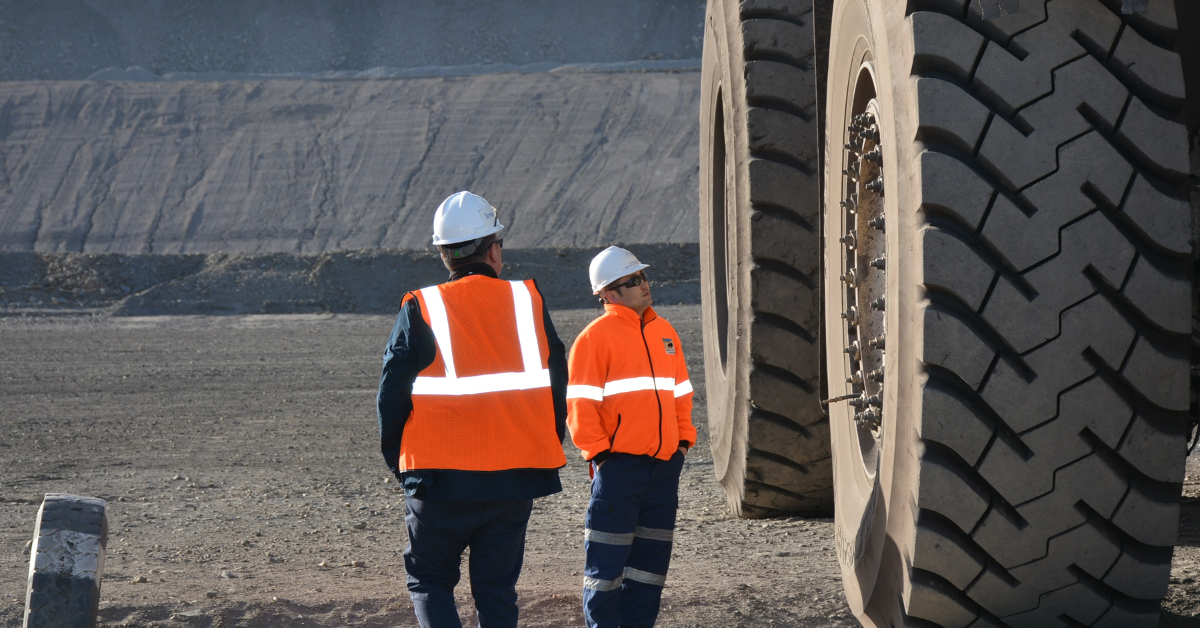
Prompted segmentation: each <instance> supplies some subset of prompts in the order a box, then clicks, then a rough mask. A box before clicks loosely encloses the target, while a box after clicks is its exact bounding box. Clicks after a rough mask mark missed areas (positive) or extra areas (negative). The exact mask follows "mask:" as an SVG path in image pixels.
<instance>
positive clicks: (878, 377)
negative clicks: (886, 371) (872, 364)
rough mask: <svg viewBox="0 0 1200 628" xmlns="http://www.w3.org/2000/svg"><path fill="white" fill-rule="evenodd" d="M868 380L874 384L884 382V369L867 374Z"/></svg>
mask: <svg viewBox="0 0 1200 628" xmlns="http://www.w3.org/2000/svg"><path fill="white" fill-rule="evenodd" d="M867 379H869V380H871V381H873V382H882V381H883V369H882V368H879V369H875V370H874V371H871V372H870V373H867Z"/></svg>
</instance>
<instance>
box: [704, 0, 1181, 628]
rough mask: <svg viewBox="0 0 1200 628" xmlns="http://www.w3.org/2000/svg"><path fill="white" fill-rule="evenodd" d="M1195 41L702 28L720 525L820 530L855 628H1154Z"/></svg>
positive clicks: (1110, 13) (796, 14) (1063, 25)
mask: <svg viewBox="0 0 1200 628" xmlns="http://www.w3.org/2000/svg"><path fill="white" fill-rule="evenodd" d="M1197 12H1200V3H1198V2H1195V1H1194V0H1179V2H1178V3H1176V2H1172V1H1170V0H1149V1H1146V0H1019V1H1018V0H969V1H968V0H835V1H829V0H818V1H817V2H815V3H814V2H813V1H812V0H740V1H739V0H709V4H708V12H707V17H706V24H705V43H704V60H703V76H702V79H701V80H702V98H703V100H702V102H701V104H700V123H701V138H702V139H701V151H700V154H701V163H700V173H701V192H700V222H701V251H702V278H703V281H702V284H703V287H704V298H703V316H704V351H705V353H704V357H705V364H706V374H707V376H706V380H707V381H706V386H707V394H708V407H709V416H710V418H709V421H710V432H711V440H712V448H713V458H714V462H715V467H716V473H717V476H718V479H719V480H720V482H721V484H722V485H723V486H724V488H725V490H726V492H727V493H728V495H729V500H730V503H731V505H732V507H733V509H734V510H735V511H736V512H737V513H738V514H740V515H741V516H744V517H757V516H770V515H773V514H778V513H806V514H814V515H827V514H829V513H834V519H835V525H836V548H837V557H838V561H839V563H840V565H841V570H842V576H843V583H844V588H845V593H846V598H847V600H848V602H849V605H850V607H851V608H852V610H853V612H854V613H855V615H856V616H857V617H858V619H859V620H860V621H861V622H862V623H863V624H864V625H867V626H944V627H947V628H949V627H962V626H972V627H984V626H987V627H998V626H1013V627H1024V626H1121V627H1131V626H1154V625H1156V624H1157V622H1158V614H1159V606H1160V600H1161V599H1162V598H1163V597H1164V596H1165V595H1166V592H1167V582H1168V577H1169V572H1170V566H1171V555H1172V549H1173V545H1174V543H1175V541H1176V535H1177V529H1178V519H1179V508H1180V494H1181V487H1182V482H1183V478H1184V463H1185V459H1186V455H1187V443H1188V440H1189V434H1190V432H1191V430H1192V427H1193V416H1194V404H1193V403H1192V399H1191V395H1190V388H1189V384H1190V365H1191V362H1190V359H1191V346H1192V343H1193V339H1192V334H1193V323H1192V321H1193V316H1192V313H1193V302H1192V294H1193V288H1192V280H1193V266H1194V263H1193V262H1194V260H1193V250H1192V224H1193V217H1192V210H1191V207H1190V203H1189V194H1190V193H1191V192H1192V191H1193V190H1192V187H1193V180H1194V179H1193V178H1192V173H1191V170H1190V165H1189V164H1190V161H1189V151H1188V148H1189V144H1188V139H1189V129H1188V123H1189V121H1190V122H1191V124H1192V130H1193V132H1194V129H1195V115H1194V110H1195V108H1196V106H1197V100H1198V99H1197V97H1196V96H1192V97H1191V98H1188V96H1187V92H1186V91H1185V78H1184V77H1185V74H1186V75H1188V77H1189V78H1191V77H1192V76H1193V75H1194V72H1195V71H1196V70H1197V68H1198V67H1200V63H1193V62H1191V61H1190V60H1191V59H1194V58H1195V57H1196V55H1195V53H1194V46H1195V43H1194V42H1193V41H1192V39H1194V38H1195V36H1196V35H1195V34H1196V33H1197V32H1198V31H1197V29H1196V26H1200V20H1198V19H1197V18H1196V15H1195V14H1196V13H1197ZM1187 24H1191V25H1193V26H1192V27H1191V28H1190V29H1189V28H1188V26H1187ZM1189 47H1192V48H1191V49H1189ZM1188 86H1189V87H1191V88H1192V89H1193V90H1196V89H1197V87H1200V85H1197V84H1196V83H1194V82H1193V83H1192V84H1190V85H1188Z"/></svg>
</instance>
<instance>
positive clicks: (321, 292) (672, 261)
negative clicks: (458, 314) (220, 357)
mask: <svg viewBox="0 0 1200 628" xmlns="http://www.w3.org/2000/svg"><path fill="white" fill-rule="evenodd" d="M630 248H631V249H632V250H633V251H634V252H635V253H637V255H638V256H639V257H641V258H642V259H644V260H645V261H646V262H648V263H649V264H651V268H650V273H651V275H650V276H651V278H652V279H653V281H654V284H653V285H654V295H655V302H656V303H658V304H678V303H699V301H700V267H699V247H698V246H697V245H695V244H649V245H646V244H644V245H630ZM599 250H600V248H599V247H593V248H567V247H560V248H555V249H505V250H504V259H505V277H507V278H513V279H525V278H533V279H536V280H537V281H538V286H539V287H540V288H541V290H542V294H543V295H544V297H545V299H546V302H547V304H548V305H549V306H550V307H551V308H555V309H571V308H589V307H594V306H595V303H594V301H593V299H592V297H591V295H590V294H589V290H588V278H587V266H588V262H589V261H590V260H591V258H592V256H593V255H595V254H596V253H597V252H598V251H599ZM445 279H446V270H445V268H444V267H443V266H442V264H441V261H440V260H439V259H438V257H437V255H436V254H435V253H433V252H432V251H430V250H425V251H420V250H409V251H392V250H379V249H374V250H360V251H341V252H333V253H320V254H313V255H293V254H289V253H197V254H177V255H125V254H120V253H101V254H90V253H0V316H4V315H8V316H12V315H20V314H79V313H104V314H112V315H118V316H147V315H160V314H217V315H224V314H296V313H313V312H332V313H364V314H388V313H392V312H395V311H396V307H397V305H398V304H399V303H400V299H401V297H402V296H403V295H404V293H405V292H406V291H408V290H415V289H418V288H422V287H424V286H428V285H432V284H436V283H440V282H442V281H445Z"/></svg>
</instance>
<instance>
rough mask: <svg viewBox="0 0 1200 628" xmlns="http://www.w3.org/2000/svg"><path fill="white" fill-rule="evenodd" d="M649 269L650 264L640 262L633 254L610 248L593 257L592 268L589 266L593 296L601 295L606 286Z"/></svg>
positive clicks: (621, 249) (619, 248)
mask: <svg viewBox="0 0 1200 628" xmlns="http://www.w3.org/2000/svg"><path fill="white" fill-rule="evenodd" d="M649 267H650V265H649V264H643V263H641V262H639V261H638V258H637V257H635V256H634V255H633V253H630V252H629V251H626V250H625V249H623V248H621V247H619V246H610V247H608V248H607V249H604V250H603V251H600V253H599V254H598V255H596V257H593V258H592V264H591V266H588V278H589V279H591V280H592V294H600V291H601V290H603V289H604V286H607V285H608V284H610V283H612V282H614V281H616V280H618V279H620V278H621V277H624V276H625V275H632V274H633V273H636V272H637V271H639V270H641V269H643V268H649Z"/></svg>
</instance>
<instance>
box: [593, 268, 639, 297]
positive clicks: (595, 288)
mask: <svg viewBox="0 0 1200 628" xmlns="http://www.w3.org/2000/svg"><path fill="white" fill-rule="evenodd" d="M647 268H650V265H649V264H638V265H637V266H635V267H634V268H633V270H631V271H629V272H623V273H621V274H620V275H617V276H616V277H609V278H608V279H605V280H604V281H602V282H600V283H598V284H594V285H593V286H592V294H600V293H601V292H602V291H603V290H604V287H605V286H607V285H608V284H610V283H612V282H614V281H616V280H618V279H620V278H621V277H624V276H625V275H632V274H633V273H636V272H641V271H643V270H645V269H647Z"/></svg>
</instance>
